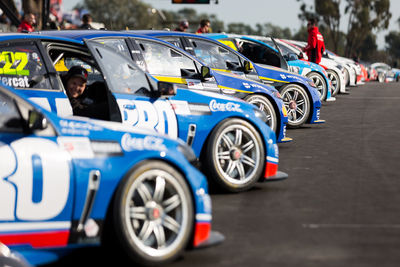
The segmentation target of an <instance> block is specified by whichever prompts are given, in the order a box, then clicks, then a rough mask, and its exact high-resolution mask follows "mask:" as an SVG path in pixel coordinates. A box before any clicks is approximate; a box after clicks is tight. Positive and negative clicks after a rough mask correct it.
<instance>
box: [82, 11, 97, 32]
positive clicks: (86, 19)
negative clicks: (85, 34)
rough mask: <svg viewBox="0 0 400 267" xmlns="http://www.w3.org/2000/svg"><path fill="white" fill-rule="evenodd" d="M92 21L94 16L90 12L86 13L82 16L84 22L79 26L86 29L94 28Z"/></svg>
mask: <svg viewBox="0 0 400 267" xmlns="http://www.w3.org/2000/svg"><path fill="white" fill-rule="evenodd" d="M92 22H93V18H92V16H91V15H90V14H85V15H83V16H82V24H81V26H80V27H79V28H80V29H86V30H91V29H94V28H93V27H92V25H91V23H92Z"/></svg>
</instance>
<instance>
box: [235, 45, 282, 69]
mask: <svg viewBox="0 0 400 267" xmlns="http://www.w3.org/2000/svg"><path fill="white" fill-rule="evenodd" d="M240 44H241V46H240V48H241V49H240V51H241V53H242V54H243V55H244V56H245V57H247V58H249V59H250V60H251V61H253V62H255V63H260V64H266V65H271V66H275V67H279V68H280V67H281V62H280V58H279V56H278V54H277V53H276V52H274V51H273V50H272V49H270V48H268V47H267V46H264V45H261V44H258V43H255V42H250V41H247V40H241V41H240Z"/></svg>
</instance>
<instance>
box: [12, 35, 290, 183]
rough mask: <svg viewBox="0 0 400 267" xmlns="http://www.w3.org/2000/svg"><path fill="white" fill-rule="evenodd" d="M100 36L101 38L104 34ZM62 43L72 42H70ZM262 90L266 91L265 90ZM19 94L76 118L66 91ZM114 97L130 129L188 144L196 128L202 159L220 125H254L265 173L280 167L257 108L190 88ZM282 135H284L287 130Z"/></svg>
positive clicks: (273, 139)
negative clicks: (239, 121)
mask: <svg viewBox="0 0 400 267" xmlns="http://www.w3.org/2000/svg"><path fill="white" fill-rule="evenodd" d="M99 32H100V33H99V34H101V31H99ZM62 33H63V32H54V34H57V35H63V34H62ZM74 34H77V33H76V32H74V31H66V32H65V35H66V36H68V37H70V35H74ZM29 36H30V35H29ZM32 36H34V38H36V39H39V40H40V38H41V39H43V40H46V41H51V40H52V38H54V40H55V41H58V40H59V39H60V37H59V36H57V37H51V36H46V35H36V34H32ZM61 39H62V38H61ZM62 40H63V41H65V42H68V38H64V39H62ZM73 43H77V44H79V45H83V44H84V42H83V40H82V41H76V40H75V41H73ZM148 77H151V79H152V80H153V82H156V81H157V79H156V78H155V77H154V76H151V75H148ZM258 89H262V90H265V89H264V88H258ZM258 89H257V90H258ZM18 90H21V91H23V93H24V94H25V95H26V96H27V97H28V98H29V99H31V100H32V101H34V102H36V103H37V104H40V105H41V106H42V107H45V108H46V109H47V110H49V111H52V112H54V113H56V114H58V115H60V116H65V115H72V108H71V106H70V103H69V100H68V97H67V95H66V94H65V92H63V91H62V90H41V89H30V88H23V89H18ZM112 94H113V96H114V97H115V98H116V102H117V104H118V107H119V110H120V112H121V117H122V122H123V123H124V124H126V125H129V126H135V127H140V128H146V129H148V130H151V131H154V132H158V133H161V134H166V135H168V136H170V137H172V138H180V139H182V140H184V141H187V137H188V131H189V129H190V126H191V125H192V124H194V125H195V127H196V135H195V136H194V139H193V144H192V148H193V150H194V153H195V155H196V156H197V157H200V155H201V153H202V152H203V151H204V150H205V144H206V141H207V138H208V137H209V136H210V135H211V133H212V131H213V129H214V127H215V126H216V125H217V124H218V123H220V122H222V121H223V120H225V119H228V118H242V119H244V120H246V121H248V122H249V123H251V124H252V125H253V126H254V127H255V128H256V129H257V130H258V131H259V133H260V134H261V136H262V139H263V144H264V147H265V151H266V153H268V154H266V159H265V169H267V168H269V166H271V165H274V166H277V165H278V162H279V154H278V150H277V146H276V135H275V133H274V132H273V131H272V130H271V128H270V127H268V126H267V124H266V123H264V122H263V121H262V120H261V119H259V118H258V117H257V116H256V114H255V110H257V107H256V106H254V105H251V104H249V103H247V102H245V101H243V100H240V99H237V98H234V97H231V96H226V95H221V94H217V93H213V92H208V91H199V90H189V89H186V88H185V89H182V88H177V93H176V95H173V96H169V97H158V98H155V97H149V96H143V95H137V94H122V93H116V92H112ZM280 101H281V100H280ZM282 131H283V133H284V129H283V130H282ZM270 147H271V148H270ZM266 173H267V172H266ZM265 178H267V177H265Z"/></svg>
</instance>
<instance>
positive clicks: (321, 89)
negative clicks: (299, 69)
mask: <svg viewBox="0 0 400 267" xmlns="http://www.w3.org/2000/svg"><path fill="white" fill-rule="evenodd" d="M307 77H308V78H310V79H311V80H312V81H313V82H314V84H315V86H316V87H317V91H318V93H319V99H320V100H321V101H324V100H326V96H327V95H328V85H327V84H326V82H325V79H324V77H323V76H322V75H321V74H319V73H317V72H315V71H312V72H310V73H308V74H307Z"/></svg>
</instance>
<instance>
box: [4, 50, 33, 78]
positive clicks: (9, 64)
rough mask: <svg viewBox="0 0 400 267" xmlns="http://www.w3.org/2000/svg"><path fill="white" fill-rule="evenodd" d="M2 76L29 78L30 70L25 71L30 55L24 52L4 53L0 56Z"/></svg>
mask: <svg viewBox="0 0 400 267" xmlns="http://www.w3.org/2000/svg"><path fill="white" fill-rule="evenodd" d="M0 63H4V66H3V67H2V68H0V74H6V75H21V76H29V70H26V69H24V68H25V66H26V65H27V64H28V54H26V53H23V52H15V53H14V52H11V51H3V52H2V53H1V54H0Z"/></svg>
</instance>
